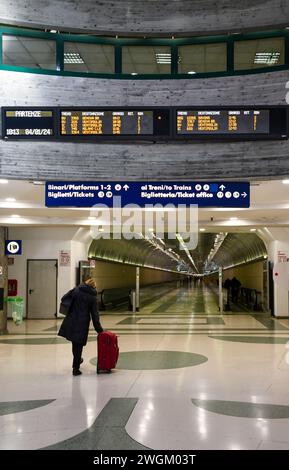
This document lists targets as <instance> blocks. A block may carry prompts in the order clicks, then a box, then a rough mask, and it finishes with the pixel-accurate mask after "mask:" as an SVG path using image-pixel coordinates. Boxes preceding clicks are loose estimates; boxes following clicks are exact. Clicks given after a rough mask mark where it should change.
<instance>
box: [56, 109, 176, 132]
mask: <svg viewBox="0 0 289 470" xmlns="http://www.w3.org/2000/svg"><path fill="white" fill-rule="evenodd" d="M169 133H170V113H169V110H166V111H165V110H163V109H159V110H156V109H155V110H153V109H135V108H133V109H99V108H97V109H87V110H84V109H72V110H71V109H61V110H60V135H61V136H73V137H74V136H78V137H88V138H89V137H93V138H97V137H101V136H106V137H107V136H111V137H122V136H126V137H129V136H132V137H137V136H139V137H142V136H161V135H167V136H169Z"/></svg>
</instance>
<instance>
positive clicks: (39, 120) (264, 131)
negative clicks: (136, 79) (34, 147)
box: [2, 105, 288, 142]
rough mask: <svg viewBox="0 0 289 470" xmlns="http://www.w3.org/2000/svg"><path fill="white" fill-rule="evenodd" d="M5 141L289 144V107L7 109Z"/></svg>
mask: <svg viewBox="0 0 289 470" xmlns="http://www.w3.org/2000/svg"><path fill="white" fill-rule="evenodd" d="M2 138H3V139H31V140H35V139H46V140H55V139H57V140H66V141H74V142H77V141H89V140H90V141H91V140H93V141H95V142H99V141H102V140H108V141H110V142H120V141H122V140H130V141H135V140H152V141H158V140H159V141H162V140H165V141H166V140H180V139H181V140H190V141H192V140H195V141H199V140H230V139H231V140H236V139H237V140H240V139H242V140H246V139H287V138H288V106H286V105H280V106H268V105H267V106H266V105H265V106H238V105H237V106H231V107H229V106H210V105H208V106H206V107H204V106H182V107H173V106H170V107H169V106H163V107H159V106H158V107H153V106H148V107H146V106H138V107H136V106H130V107H118V106H107V107H97V108H96V107H89V106H87V107H81V108H80V107H73V106H71V107H68V108H66V107H47V108H46V107H41V108H40V107H33V106H32V107H23V106H20V107H4V108H2Z"/></svg>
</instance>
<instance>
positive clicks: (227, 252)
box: [83, 232, 268, 315]
mask: <svg viewBox="0 0 289 470" xmlns="http://www.w3.org/2000/svg"><path fill="white" fill-rule="evenodd" d="M89 258H90V259H94V260H95V267H89V270H88V271H87V270H86V271H84V274H83V275H85V276H92V277H94V278H95V280H96V282H97V290H98V292H99V301H100V309H101V310H108V311H111V310H114V311H127V310H131V309H132V292H133V291H134V290H135V288H136V267H138V268H139V269H140V271H139V277H140V280H139V282H140V284H139V286H140V308H141V311H143V310H144V311H146V312H148V311H149V312H150V313H154V314H156V315H157V314H161V313H165V312H170V311H171V312H172V311H174V310H176V311H177V312H179V313H182V312H183V313H192V312H193V313H194V312H195V313H212V312H215V313H216V312H218V310H219V308H218V296H217V294H218V281H217V280H218V271H219V268H220V267H222V268H223V285H224V284H225V282H226V280H227V279H233V278H236V279H237V280H238V281H239V283H240V289H239V292H238V298H236V296H235V298H234V299H231V303H230V308H232V310H233V311H241V312H244V311H254V310H260V311H266V310H267V307H268V298H267V282H268V280H267V278H266V277H265V275H264V273H266V272H267V251H266V247H265V244H264V242H263V241H262V240H261V239H260V238H259V237H258V236H257V235H256V234H255V233H225V232H224V233H223V232H222V233H200V234H199V238H198V244H197V247H196V248H195V249H194V250H184V249H182V247H181V246H180V243H179V240H178V238H177V237H176V238H169V237H168V234H166V236H165V238H164V239H160V238H158V237H157V236H155V235H153V236H152V237H151V239H146V238H145V237H142V238H138V239H132V240H126V239H125V238H121V239H118V240H113V239H95V240H93V241H92V243H91V245H90V247H89ZM224 294H226V295H227V294H228V295H229V292H227V291H226V290H224ZM233 300H234V302H233ZM225 301H227V298H226V297H225ZM227 310H228V309H227Z"/></svg>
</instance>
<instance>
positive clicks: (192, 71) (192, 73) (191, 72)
mask: <svg viewBox="0 0 289 470" xmlns="http://www.w3.org/2000/svg"><path fill="white" fill-rule="evenodd" d="M194 73H197V72H195V71H194V70H190V71H189V72H188V74H189V75H194Z"/></svg>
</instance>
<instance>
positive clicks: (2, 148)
mask: <svg viewBox="0 0 289 470" xmlns="http://www.w3.org/2000/svg"><path fill="white" fill-rule="evenodd" d="M288 79H289V73H288V72H271V73H266V74H257V75H242V76H234V77H222V78H210V79H193V80H154V81H152V80H105V79H99V80H98V79H94V78H78V77H77V78H76V77H61V76H48V75H37V74H26V73H20V72H8V71H0V96H1V105H2V106H15V105H19V106H29V105H31V106H60V105H63V106H86V105H90V106H104V105H108V106H109V105H110V106H111V105H115V106H122V105H127V106H129V105H131V106H132V105H134V106H137V105H148V106H149V105H155V106H158V105H160V106H164V105H172V106H176V105H178V106H182V105H188V104H191V105H208V106H209V105H232V104H235V105H244V104H247V105H249V104H256V105H257V104H258V105H266V104H285V94H286V89H285V85H286V82H287V80H288ZM63 168H64V170H63ZM0 174H1V175H2V176H6V177H12V178H15V179H36V178H39V179H58V180H59V179H63V178H66V179H79V178H82V179H83V180H85V179H86V180H91V179H97V178H98V179H106V180H109V179H111V178H112V177H114V179H116V178H119V179H127V180H133V179H135V180H137V179H159V180H161V179H163V180H169V179H179V180H182V179H183V180H185V179H187V180H188V179H216V180H217V179H220V178H228V179H232V178H237V179H240V178H241V177H242V178H250V179H256V178H258V177H259V178H277V177H282V176H284V175H286V176H288V175H289V142H288V141H251V142H250V141H248V142H235V143H175V144H165V143H159V144H153V143H145V144H127V143H126V144H95V143H62V142H50V143H49V142H36V141H34V142H31V141H26V142H24V141H22V142H21V141H8V142H6V141H3V140H0Z"/></svg>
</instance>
